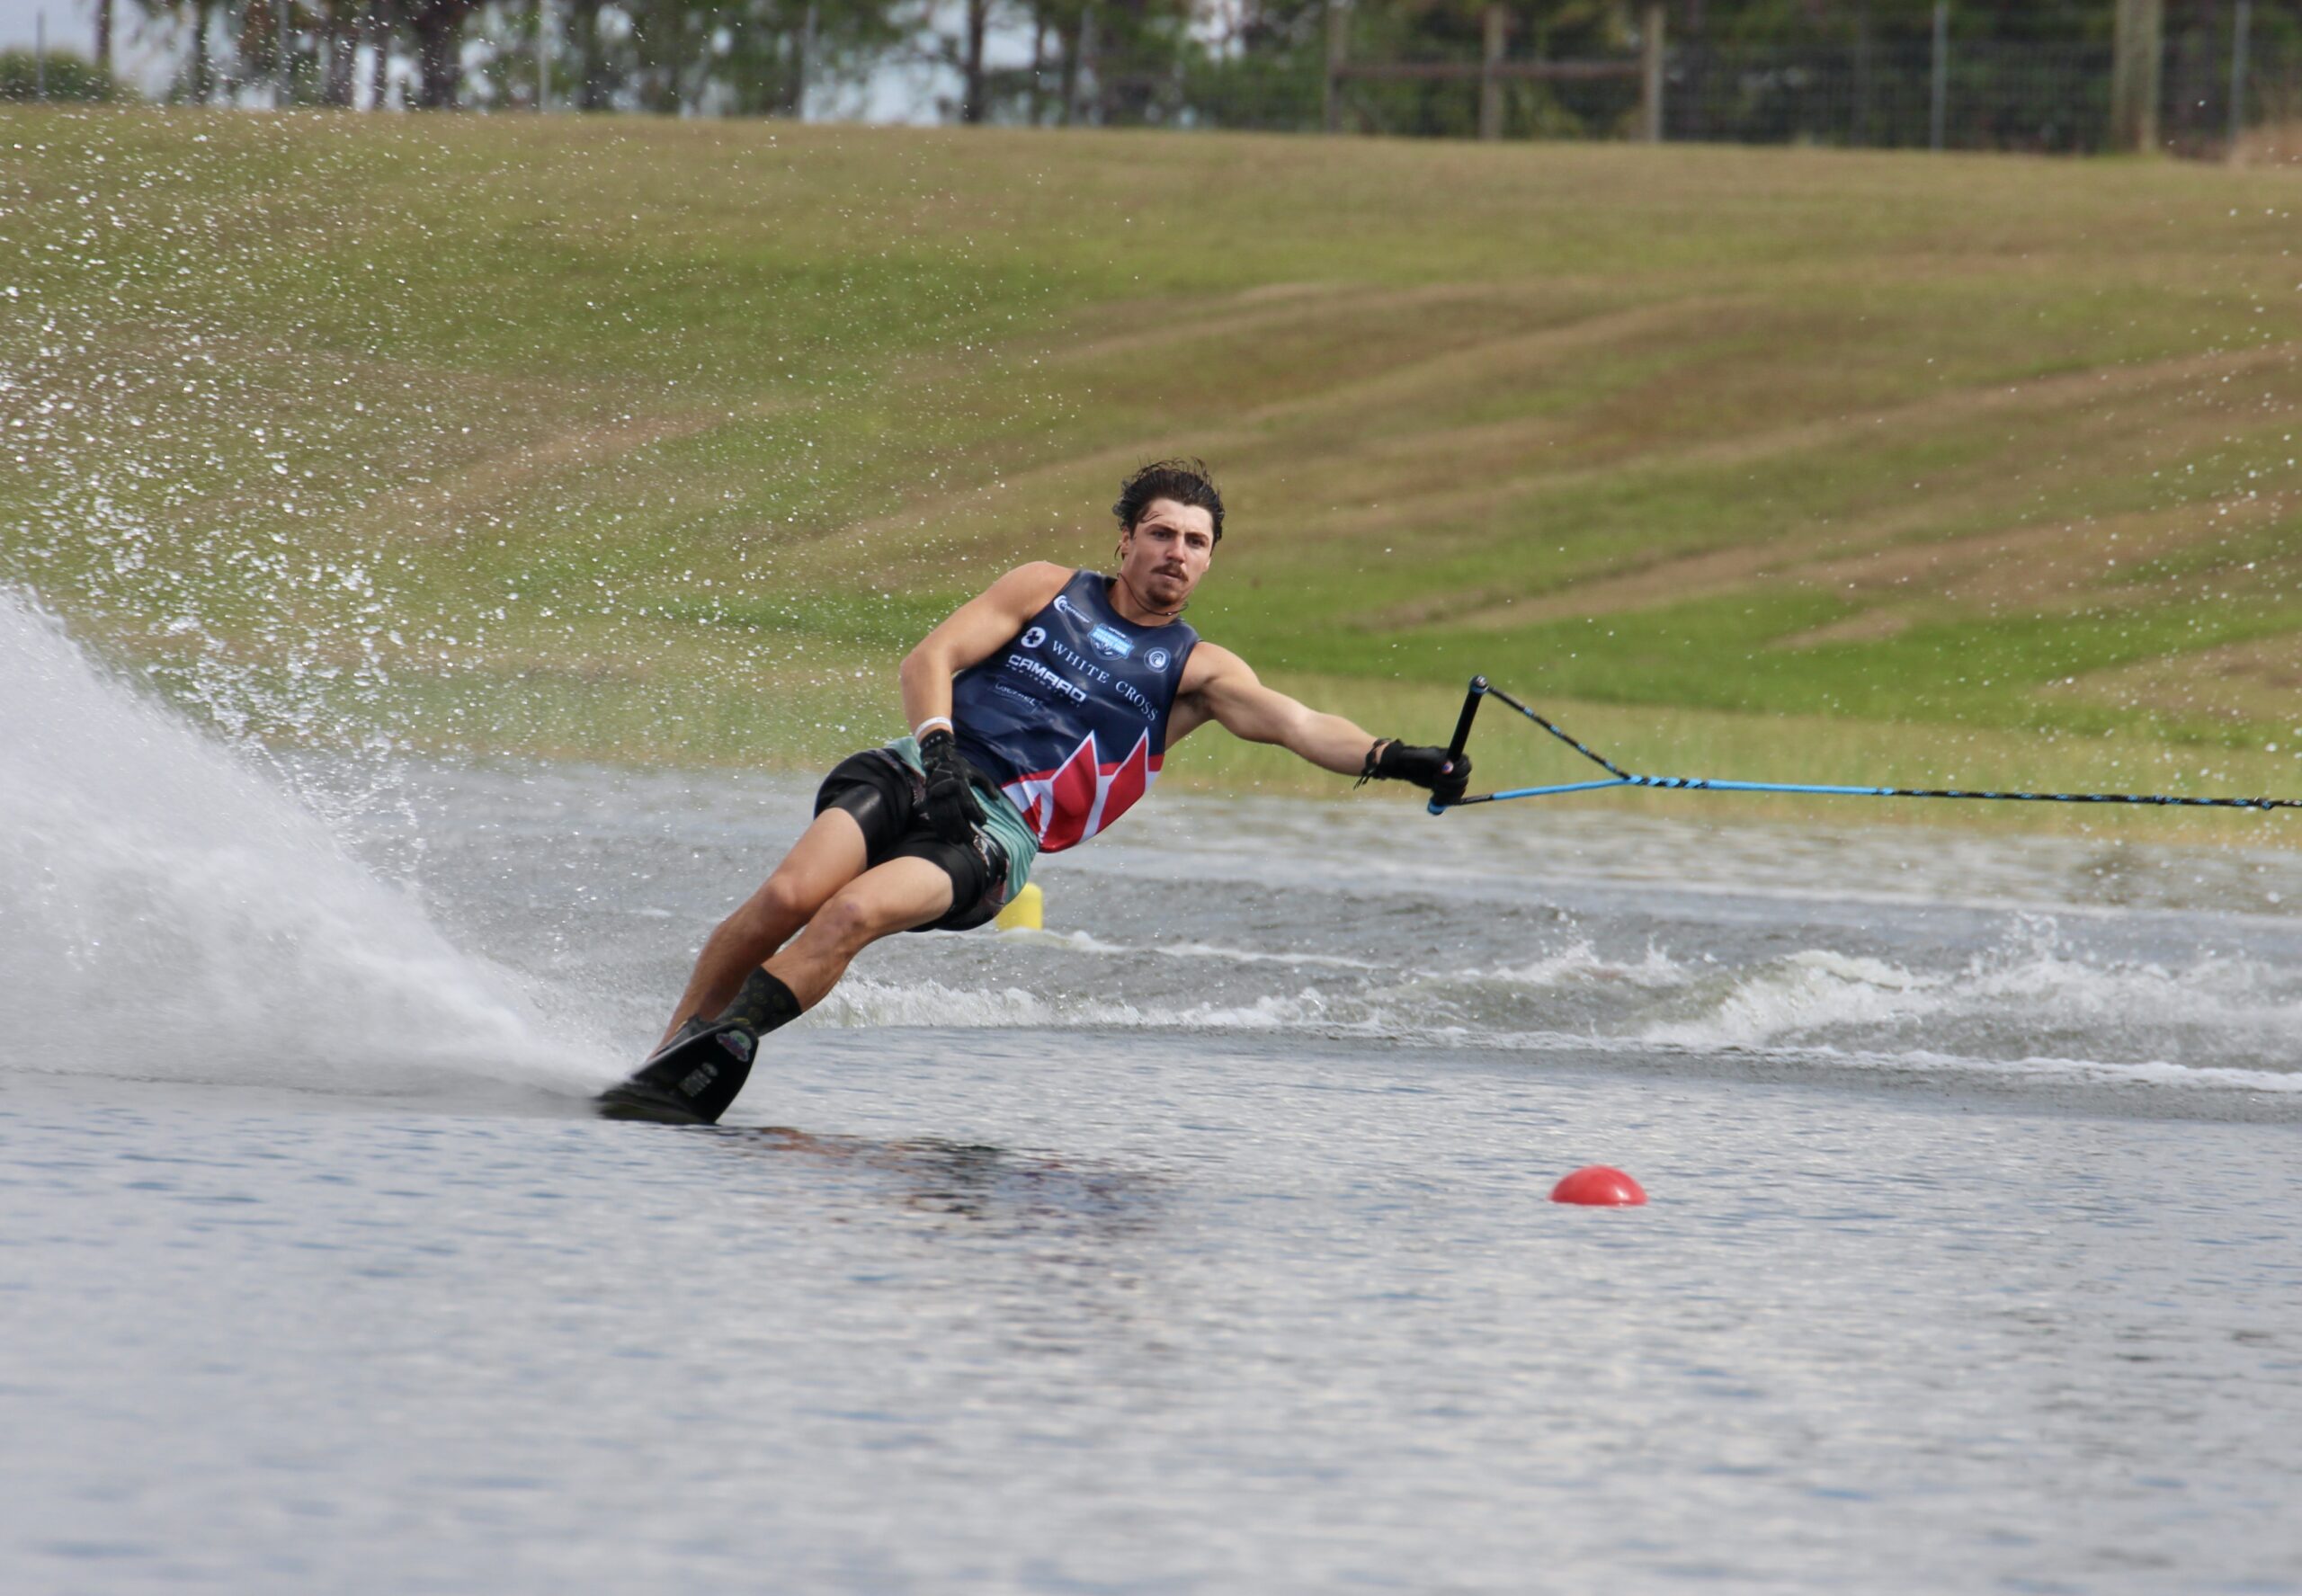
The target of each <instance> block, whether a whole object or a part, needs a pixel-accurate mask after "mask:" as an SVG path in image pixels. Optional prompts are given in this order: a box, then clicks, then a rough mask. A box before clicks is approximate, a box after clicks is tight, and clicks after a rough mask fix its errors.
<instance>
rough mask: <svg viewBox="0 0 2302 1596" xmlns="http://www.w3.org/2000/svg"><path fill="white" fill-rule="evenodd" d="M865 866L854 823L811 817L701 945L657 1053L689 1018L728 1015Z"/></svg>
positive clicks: (840, 813) (845, 816) (837, 815)
mask: <svg viewBox="0 0 2302 1596" xmlns="http://www.w3.org/2000/svg"><path fill="white" fill-rule="evenodd" d="M915 862H916V861H915ZM865 863H866V852H865V848H864V843H863V828H862V827H861V826H860V825H856V824H855V816H852V815H850V814H849V813H848V812H847V811H846V810H844V809H836V808H834V809H825V811H824V812H823V813H822V814H820V815H818V816H816V819H815V824H814V825H810V826H808V827H807V830H806V831H805V832H803V833H801V834H800V836H799V841H798V842H796V843H792V844H791V851H790V852H789V853H786V854H785V855H784V856H783V862H782V863H781V864H779V865H777V866H776V867H775V873H774V874H772V875H771V876H770V877H768V878H767V879H766V881H765V882H763V883H762V885H761V887H760V889H759V890H758V891H757V892H754V893H753V894H752V895H751V896H750V897H749V898H748V899H746V900H745V903H744V905H743V907H741V908H739V909H737V910H736V912H735V913H734V914H730V915H728V916H727V919H725V920H723V921H721V922H720V923H719V924H718V928H717V929H716V930H714V931H713V932H712V933H711V934H710V935H709V937H707V938H705V939H704V942H703V951H702V952H700V953H699V954H698V955H696V960H695V973H694V974H693V975H691V976H689V977H688V978H687V990H686V991H684V992H683V993H681V994H680V1001H679V1003H678V1005H677V1006H676V1007H674V1009H673V1011H672V1022H671V1023H670V1024H669V1025H667V1026H665V1028H664V1035H663V1039H662V1040H660V1041H658V1042H657V1043H656V1048H658V1049H661V1048H663V1047H664V1046H665V1043H667V1042H669V1041H670V1040H671V1039H672V1036H673V1034H674V1032H675V1031H677V1030H679V1028H680V1027H681V1026H682V1025H683V1024H684V1023H685V1022H686V1021H688V1019H689V1018H690V1017H691V1016H693V1015H697V1014H701V1015H704V1016H706V1017H709V1016H711V1015H715V1014H717V1013H718V1012H719V1011H720V1010H721V1009H724V1008H726V1007H727V1004H728V1003H730V1002H732V1001H733V1000H734V998H735V995H736V991H737V989H739V988H740V987H741V986H742V985H743V984H744V981H745V977H746V976H749V975H750V974H751V973H752V972H753V971H754V970H755V969H757V968H759V967H760V966H761V965H763V964H765V963H766V962H767V960H768V958H769V956H770V955H771V954H772V953H773V952H774V951H775V950H777V949H778V948H781V946H783V944H784V943H785V942H787V941H790V940H791V935H792V933H793V932H796V931H798V930H799V928H800V927H801V926H803V925H805V924H807V922H808V921H809V920H811V919H813V918H814V917H815V915H816V911H817V910H819V909H821V908H822V907H823V906H824V905H825V904H826V903H828V902H830V901H831V897H832V895H833V894H834V893H835V892H837V891H838V890H839V889H840V888H841V887H845V886H846V885H848V883H850V882H851V881H853V880H854V879H856V878H858V877H859V876H861V875H862V874H863V871H864V866H865ZM949 885H950V882H949V880H948V879H947V880H946V881H945V886H946V887H949ZM937 913H938V914H941V910H938V911H937ZM825 990H826V991H828V990H830V989H829V988H828V987H826V988H825Z"/></svg>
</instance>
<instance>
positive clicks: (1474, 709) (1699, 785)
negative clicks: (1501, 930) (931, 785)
mask: <svg viewBox="0 0 2302 1596" xmlns="http://www.w3.org/2000/svg"><path fill="white" fill-rule="evenodd" d="M1486 698H1495V699H1501V700H1503V702H1504V703H1506V704H1508V705H1510V706H1511V707H1512V709H1516V710H1517V711H1519V713H1520V714H1521V715H1523V716H1525V717H1526V718H1528V719H1530V720H1531V721H1533V722H1534V723H1535V724H1536V725H1537V726H1539V727H1542V728H1543V730H1545V731H1547V732H1548V733H1549V734H1550V735H1551V736H1554V737H1557V739H1558V740H1559V741H1560V742H1562V743H1564V744H1566V745H1567V746H1568V747H1569V748H1572V749H1574V750H1575V753H1579V754H1581V755H1582V756H1583V757H1584V758H1585V759H1587V760H1589V761H1590V762H1592V763H1593V764H1594V765H1597V766H1598V767H1599V768H1600V769H1602V770H1603V771H1606V772H1607V775H1606V779H1605V780H1593V781H1562V782H1558V783H1557V784H1555V785H1553V786H1549V787H1513V788H1512V789H1509V790H1507V791H1503V792H1482V793H1476V794H1472V795H1469V796H1467V797H1464V798H1457V799H1456V800H1455V801H1454V802H1453V803H1451V804H1442V803H1441V802H1440V801H1439V800H1438V799H1436V798H1433V799H1432V801H1431V813H1432V814H1433V815H1437V814H1441V813H1443V812H1444V811H1446V810H1448V809H1459V808H1462V807H1465V806H1466V805H1469V804H1499V803H1501V802H1503V800H1504V799H1506V798H1556V797H1557V796H1558V795H1559V794H1561V793H1565V792H1596V791H1600V790H1602V789H1606V788H1610V787H1647V788H1655V789H1663V790H1665V791H1671V792H1789V793H1802V794H1807V795H1809V796H1814V797H1822V798H1995V799H1998V800H1999V801H2001V802H2004V803H2013V804H2156V805H2160V806H2162V807H2168V808H2185V809H2302V798H2172V797H2168V796H2167V795H2165V794H2163V793H2150V792H1965V791H1960V790H1958V789H1955V788H1947V787H1832V786H1824V785H1820V784H1817V783H1813V782H1804V781H1721V780H1713V779H1712V778H1710V777H1708V776H1641V775H1639V774H1637V773H1636V772H1635V771H1626V770H1624V769H1623V768H1622V767H1621V766H1620V765H1619V764H1617V763H1615V762H1614V761H1612V760H1611V759H1609V758H1608V757H1607V756H1606V755H1605V754H1603V753H1595V752H1593V750H1592V749H1590V748H1588V747H1585V746H1584V745H1583V744H1581V743H1579V742H1577V741H1575V738H1573V737H1571V736H1568V735H1567V734H1566V732H1565V731H1563V730H1561V729H1560V728H1559V727H1557V726H1554V725H1552V724H1551V723H1550V722H1549V721H1548V720H1546V719H1544V718H1542V717H1541V716H1539V715H1538V714H1536V713H1535V712H1534V711H1533V710H1532V709H1528V708H1527V706H1526V705H1524V704H1522V703H1521V702H1520V701H1519V700H1517V699H1514V698H1512V696H1511V695H1510V694H1509V693H1507V692H1505V691H1503V690H1502V689H1501V688H1499V687H1495V686H1492V685H1490V684H1489V683H1488V682H1487V680H1486V677H1484V676H1474V677H1472V678H1471V687H1470V691H1469V692H1468V694H1467V695H1465V697H1464V699H1463V713H1462V716H1461V718H1459V719H1458V720H1457V721H1456V722H1455V737H1454V741H1453V742H1452V743H1450V744H1449V745H1448V750H1447V751H1448V753H1450V754H1459V753H1462V751H1463V745H1464V744H1466V743H1468V742H1469V741H1470V736H1471V720H1472V718H1473V717H1475V716H1477V713H1478V705H1479V700H1481V699H1486Z"/></svg>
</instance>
